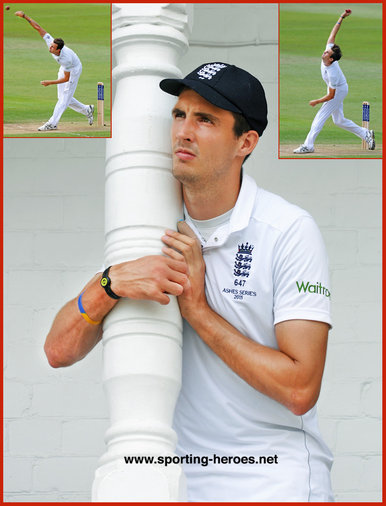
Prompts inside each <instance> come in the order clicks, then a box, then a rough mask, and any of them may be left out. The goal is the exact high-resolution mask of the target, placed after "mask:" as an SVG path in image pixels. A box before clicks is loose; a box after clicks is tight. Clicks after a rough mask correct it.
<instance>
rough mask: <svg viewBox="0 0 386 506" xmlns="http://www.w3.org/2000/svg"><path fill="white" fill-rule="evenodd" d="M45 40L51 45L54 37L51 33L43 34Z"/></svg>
mask: <svg viewBox="0 0 386 506" xmlns="http://www.w3.org/2000/svg"><path fill="white" fill-rule="evenodd" d="M43 40H44V41H45V43H46V44H47V46H48V47H50V45H51V44H52V42H53V40H54V38H53V37H52V36H51V35H50V34H49V33H46V34H45V35H44V36H43Z"/></svg>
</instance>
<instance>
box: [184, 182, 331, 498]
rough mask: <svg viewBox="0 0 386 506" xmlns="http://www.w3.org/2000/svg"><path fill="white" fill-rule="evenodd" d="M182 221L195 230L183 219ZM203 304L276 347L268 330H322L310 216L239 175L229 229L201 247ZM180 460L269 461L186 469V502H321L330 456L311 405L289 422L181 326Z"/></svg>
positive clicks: (322, 255) (324, 303) (323, 267)
mask: <svg viewBox="0 0 386 506" xmlns="http://www.w3.org/2000/svg"><path fill="white" fill-rule="evenodd" d="M186 222H187V223H188V224H189V226H191V228H192V229H193V230H194V231H195V232H196V233H197V236H198V237H199V236H200V235H199V233H198V231H197V229H196V227H195V226H194V224H193V222H192V220H191V219H190V218H189V217H188V216H187V217H186ZM202 246H203V256H204V259H205V264H206V276H205V286H206V296H207V300H208V303H209V305H210V306H211V307H212V308H213V310H214V311H216V312H217V313H218V314H220V315H221V316H222V317H224V318H225V319H226V320H227V321H228V322H229V323H231V324H232V325H233V326H234V327H236V328H237V329H238V330H239V331H240V332H241V333H243V334H244V335H246V336H248V337H249V338H251V339H253V340H255V341H257V342H259V343H261V344H263V345H265V346H269V347H272V348H275V349H277V348H278V346H277V341H276V338H275V331H274V325H275V324H276V323H278V322H281V321H284V320H289V319H305V320H317V321H323V322H327V323H328V324H331V319H330V288H329V286H330V285H329V279H328V265H327V258H326V252H325V247H324V244H323V241H322V238H321V234H320V232H319V230H318V228H317V226H316V224H315V222H314V221H313V219H312V217H311V216H310V215H309V214H308V213H307V212H306V211H304V210H302V209H300V208H299V207H297V206H295V205H292V204H289V203H288V202H286V201H285V200H283V199H282V198H280V197H278V196H276V195H273V194H271V193H269V192H267V191H265V190H263V189H261V188H259V187H257V185H256V183H255V181H254V180H253V179H252V178H251V177H249V176H248V175H245V174H244V176H243V182H242V186H241V190H240V194H239V197H238V200H237V202H236V205H235V208H234V210H233V212H232V214H231V217H230V220H229V222H227V223H226V224H224V225H222V226H220V227H219V228H218V229H217V230H216V231H215V232H214V233H213V234H212V235H211V236H210V237H209V238H208V240H207V241H206V242H204V241H203V243H202ZM183 343H184V344H183V378H182V389H181V393H180V396H179V400H178V403H177V407H176V412H175V418H174V427H175V430H176V432H177V434H178V448H177V452H178V453H179V454H180V455H182V456H183V455H189V454H192V455H193V456H194V455H196V456H197V455H200V456H207V457H209V458H211V457H213V454H216V455H217V456H220V457H221V456H233V457H239V458H240V457H242V456H248V457H254V458H258V457H260V456H263V457H266V458H268V457H271V460H272V459H273V458H274V456H275V455H276V456H277V457H276V458H277V463H271V464H254V465H253V464H241V463H240V464H235V463H231V464H215V463H209V464H208V465H207V466H202V465H200V464H186V465H184V471H185V473H186V476H187V480H188V497H189V500H191V501H330V500H333V496H332V492H331V485H330V476H329V470H330V467H331V463H332V455H331V453H330V451H329V450H328V448H327V447H326V445H325V443H324V442H323V440H322V438H321V435H320V433H319V429H318V424H317V417H316V407H314V408H312V409H311V410H310V411H309V412H308V413H306V414H305V415H303V416H296V415H294V414H293V413H291V411H289V410H288V409H287V408H286V407H284V406H283V405H282V404H279V403H278V402H276V401H274V400H272V399H271V398H269V397H267V396H265V395H263V394H261V393H260V392H258V391H257V390H255V389H254V388H253V387H251V386H250V385H248V384H247V383H246V382H245V381H244V380H243V379H241V378H240V377H239V376H238V375H236V374H235V373H234V372H233V371H232V370H231V369H230V368H229V367H228V366H227V365H226V364H225V363H224V362H223V361H222V360H221V359H220V358H219V357H218V356H217V355H216V354H215V353H214V352H212V351H211V349H210V348H209V347H208V346H207V345H206V344H205V343H204V342H203V341H202V340H201V339H200V337H199V336H198V335H197V334H196V332H195V331H194V330H193V329H192V328H191V327H190V325H189V324H188V323H187V322H184V336H183Z"/></svg>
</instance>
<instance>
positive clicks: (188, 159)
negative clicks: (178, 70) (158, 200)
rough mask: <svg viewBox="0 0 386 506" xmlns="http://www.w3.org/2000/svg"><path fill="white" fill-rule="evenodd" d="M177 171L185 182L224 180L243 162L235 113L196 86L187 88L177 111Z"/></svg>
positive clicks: (174, 128)
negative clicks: (239, 151) (192, 88)
mask: <svg viewBox="0 0 386 506" xmlns="http://www.w3.org/2000/svg"><path fill="white" fill-rule="evenodd" d="M172 115H173V123H172V130H171V136H172V146H173V174H174V176H175V177H176V178H177V179H178V180H179V181H181V183H183V184H194V183H200V184H203V185H204V184H216V181H218V180H221V181H222V182H223V181H224V179H225V178H226V176H227V174H228V173H229V172H230V170H231V169H232V167H235V166H237V165H238V164H240V161H242V160H241V159H240V157H238V158H237V156H239V155H237V152H238V148H239V145H240V141H239V139H237V138H236V136H235V134H234V132H233V125H234V118H233V115H232V114H231V113H230V112H229V111H226V110H224V109H220V108H219V107H216V106H215V105H212V104H211V103H209V102H208V101H207V100H205V99H204V98H202V97H201V96H200V95H199V94H198V93H196V92H195V91H193V90H190V89H188V90H184V91H183V92H182V93H181V94H180V96H179V98H178V101H177V104H176V105H175V107H174V109H173V111H172Z"/></svg>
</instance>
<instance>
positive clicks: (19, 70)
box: [3, 3, 111, 137]
mask: <svg viewBox="0 0 386 506" xmlns="http://www.w3.org/2000/svg"><path fill="white" fill-rule="evenodd" d="M3 8H4V13H3V17H4V31H3V33H4V103H3V105H4V117H3V136H4V137H111V103H110V102H111V57H110V55H111V4H109V3H105V4H104V3H95V4H93V3H20V4H19V3H9V4H7V5H6V4H3Z"/></svg>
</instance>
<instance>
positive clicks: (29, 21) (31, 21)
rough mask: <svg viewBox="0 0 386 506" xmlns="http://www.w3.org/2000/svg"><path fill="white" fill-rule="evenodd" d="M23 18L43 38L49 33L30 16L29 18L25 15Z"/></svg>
mask: <svg viewBox="0 0 386 506" xmlns="http://www.w3.org/2000/svg"><path fill="white" fill-rule="evenodd" d="M22 17H23V18H24V19H25V20H26V21H28V23H29V24H30V25H31V26H32V28H34V29H35V30H37V31H38V32H39V34H40V35H41V36H42V37H43V36H44V35H45V34H46V33H47V32H46V31H45V30H44V29H43V28H42V27H41V26H40V25H39V24H38V23H37V22H36V21H35V20H34V19H32V18H30V17H29V16H27V14H25V13H23V16H22Z"/></svg>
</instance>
